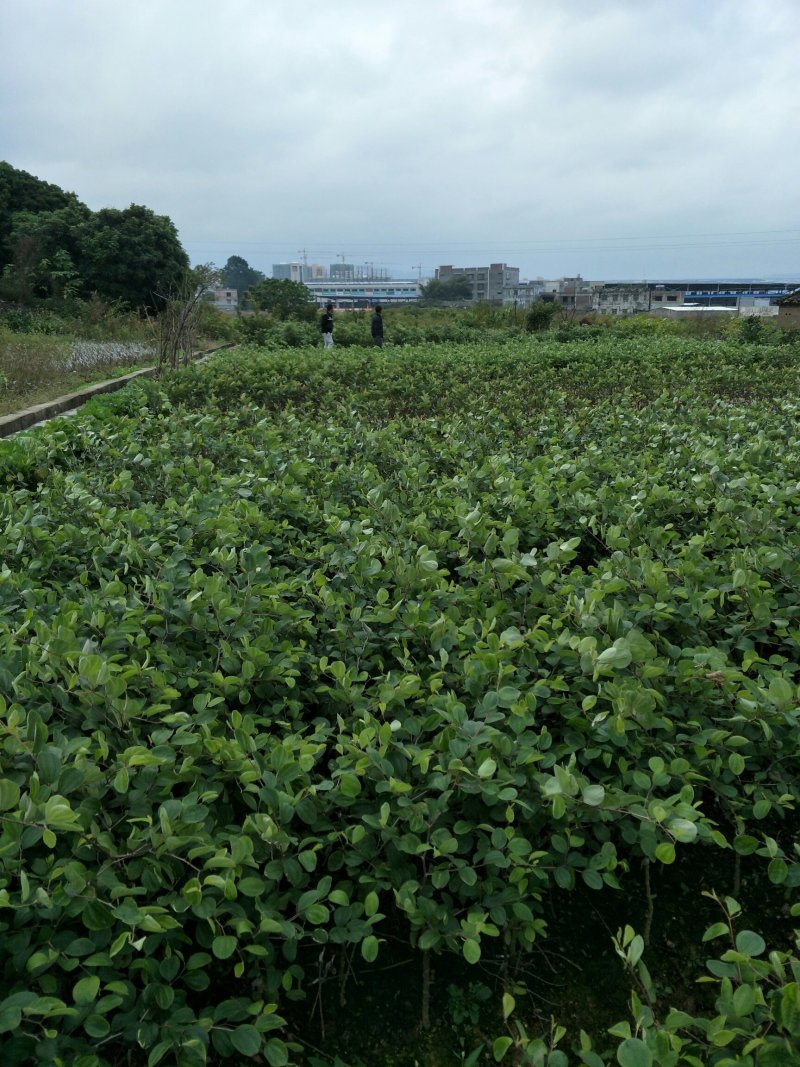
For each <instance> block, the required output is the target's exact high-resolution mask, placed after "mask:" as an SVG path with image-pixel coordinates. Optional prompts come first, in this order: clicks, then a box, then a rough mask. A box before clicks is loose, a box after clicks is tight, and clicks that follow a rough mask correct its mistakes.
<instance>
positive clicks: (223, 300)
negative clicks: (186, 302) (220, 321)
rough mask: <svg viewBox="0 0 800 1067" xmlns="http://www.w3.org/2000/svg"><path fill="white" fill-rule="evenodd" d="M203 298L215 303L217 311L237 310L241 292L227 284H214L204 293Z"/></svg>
mask: <svg viewBox="0 0 800 1067" xmlns="http://www.w3.org/2000/svg"><path fill="white" fill-rule="evenodd" d="M203 299H204V300H205V301H206V302H207V303H209V304H213V305H214V307H215V308H216V309H217V311H236V309H237V308H238V307H239V293H238V292H237V290H236V289H230V288H229V287H228V286H226V285H212V286H210V287H209V288H208V289H206V291H205V292H204V293H203Z"/></svg>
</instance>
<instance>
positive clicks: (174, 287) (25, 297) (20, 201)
mask: <svg viewBox="0 0 800 1067" xmlns="http://www.w3.org/2000/svg"><path fill="white" fill-rule="evenodd" d="M0 266H2V267H3V268H4V269H3V288H4V291H5V293H6V294H7V295H9V296H11V297H12V298H13V299H15V300H18V301H20V302H22V303H27V302H29V301H30V300H31V299H33V298H34V297H39V298H43V297H44V298H46V297H54V298H56V299H62V298H64V297H67V296H72V297H74V296H79V297H89V296H91V295H92V294H97V296H99V297H100V299H101V300H104V301H107V302H109V303H115V304H118V305H119V306H122V307H127V308H131V309H133V308H138V309H147V310H155V309H157V308H158V307H159V306H160V305H161V304H162V303H163V301H164V300H165V299H167V298H168V297H169V296H170V295H171V294H174V293H175V292H177V291H178V290H179V289H180V287H181V284H182V282H183V280H184V278H185V277H186V272H187V270H188V269H189V259H188V256H187V255H186V252H185V251H184V249H183V247H182V245H181V243H180V240H179V239H178V233H177V230H176V229H175V226H174V224H173V223H172V221H171V220H170V219H169V218H167V216H165V215H156V214H155V213H154V212H153V211H151V210H150V209H149V208H147V207H143V206H141V205H138V204H131V205H130V207H127V208H125V209H124V210H119V209H117V208H103V209H102V210H100V211H97V212H93V211H90V209H89V208H88V207H86V205H85V204H82V203H81V202H80V201H79V200H78V198H77V197H76V196H74V194H72V193H63V192H62V191H61V190H59V189H58V187H57V186H53V185H49V184H48V183H46V182H42V181H40V180H39V179H38V178H34V177H33V176H32V175H30V174H26V173H25V172H24V171H17V170H15V169H14V168H13V167H10V166H9V165H8V164H7V163H3V164H0Z"/></svg>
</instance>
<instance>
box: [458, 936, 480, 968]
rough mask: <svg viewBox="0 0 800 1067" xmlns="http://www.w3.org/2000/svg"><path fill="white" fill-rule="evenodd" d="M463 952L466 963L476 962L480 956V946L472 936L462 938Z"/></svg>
mask: <svg viewBox="0 0 800 1067" xmlns="http://www.w3.org/2000/svg"><path fill="white" fill-rule="evenodd" d="M461 951H462V953H463V954H464V959H465V960H466V961H467V963H477V962H478V960H479V959H480V958H481V946H480V943H479V942H478V941H475V940H474V938H471V937H468V938H466V939H465V940H464V944H463V946H462V948H461Z"/></svg>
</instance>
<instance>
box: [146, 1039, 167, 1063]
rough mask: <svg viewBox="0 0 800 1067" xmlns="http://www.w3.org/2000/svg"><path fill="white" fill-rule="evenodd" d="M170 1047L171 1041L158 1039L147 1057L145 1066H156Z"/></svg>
mask: <svg viewBox="0 0 800 1067" xmlns="http://www.w3.org/2000/svg"><path fill="white" fill-rule="evenodd" d="M172 1047H173V1044H172V1042H171V1041H160V1042H159V1043H158V1044H157V1045H156V1046H155V1048H153V1050H152V1051H151V1053H150V1055H149V1056H148V1057H147V1067H157V1065H158V1064H159V1063H161V1061H162V1060H163V1059H164V1057H165V1056H166V1054H167V1053H168V1052H169V1051H170V1050H171V1049H172Z"/></svg>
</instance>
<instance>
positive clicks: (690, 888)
mask: <svg viewBox="0 0 800 1067" xmlns="http://www.w3.org/2000/svg"><path fill="white" fill-rule="evenodd" d="M798 371H800V353H798V352H797V350H796V349H794V348H790V347H784V348H778V347H770V346H766V345H765V346H758V347H755V346H746V345H741V344H737V343H732V342H727V343H723V342H710V341H709V342H699V341H689V340H682V339H679V338H662V339H658V338H652V339H649V340H647V341H643V340H641V339H638V340H637V339H631V340H629V341H620V340H616V341H614V342H610V341H608V342H604V341H602V340H597V339H593V340H592V341H591V342H586V343H580V342H575V343H566V344H557V343H555V342H547V341H519V342H514V343H511V344H507V345H503V346H492V345H480V344H473V345H464V346H446V345H444V346H443V345H440V346H435V347H434V346H431V347H419V348H414V349H403V350H394V351H392V352H388V351H382V350H381V351H373V350H364V351H355V350H348V351H347V352H342V351H336V352H335V353H333V354H324V353H323V352H322V351H320V350H311V349H308V350H297V351H293V352H291V353H286V352H284V353H264V352H258V351H256V350H254V349H253V350H248V349H238V350H236V351H234V352H231V353H227V354H220V355H218V356H216V357H215V358H214V361H213V362H212V363H209V364H206V365H205V366H203V367H201V368H190V369H188V370H186V371H184V372H181V373H180V374H178V375H176V376H175V377H173V378H170V379H168V380H165V381H163V382H161V383H154V382H147V383H142V384H139V385H136V386H132V387H129V388H127V389H126V390H124V391H123V392H121V393H119V394H116V395H115V396H114V397H113V398H111V399H106V400H104V401H102V402H93V404H92V405H90V406H89V408H88V409H86V410H84V412H83V413H81V414H80V415H78V416H76V417H75V418H73V419H70V420H67V421H65V422H57V423H53V424H49V425H48V426H46V427H44V428H42V429H40V430H39V431H37V432H36V433H33V434H30V435H27V436H24V437H19V438H17V439H16V440H14V441H12V442H7V443H5V444H4V445H3V446H2V449H1V450H0V487H1V488H0V493H1V494H2V495H0V647H2V648H3V655H2V658H0V694H2V697H0V713H1V714H0V735H2V749H1V750H0V751H1V752H2V756H0V944H1V945H2V948H3V953H2V959H0V976H1V977H0V1046H1V1047H2V1052H3V1056H2V1061H3V1064H4V1065H5V1064H29V1063H35V1062H41V1063H48V1064H52V1063H59V1062H61V1063H65V1064H71V1065H75V1067H105V1065H117V1064H123V1063H124V1064H134V1065H138V1064H147V1065H148V1067H155V1065H156V1064H159V1063H164V1064H180V1065H181V1067H183V1065H185V1067H194V1065H196V1064H203V1063H206V1062H210V1063H216V1062H220V1061H222V1060H225V1059H227V1060H229V1061H231V1062H246V1061H248V1060H249V1059H250V1058H251V1057H252V1058H254V1059H253V1062H262V1063H264V1062H265V1063H269V1064H272V1065H282V1064H304V1063H308V1064H315V1065H319V1067H321V1065H322V1064H332V1063H333V1062H334V1057H335V1055H336V1054H337V1053H338V1054H339V1056H340V1058H339V1060H338V1062H339V1063H340V1064H342V1063H346V1064H348V1065H349V1067H352V1065H355V1064H357V1063H364V1064H372V1063H375V1064H378V1063H395V1064H403V1063H405V1062H408V1063H413V1062H414V1058H410V1059H403V1052H402V1043H403V1042H402V1038H401V1036H400V1035H401V1034H402V1033H403V1031H408V1032H410V1031H414V1030H416V1031H417V1035H418V1036H417V1038H416V1039H415V1040H416V1041H417V1046H416V1047H417V1051H416V1052H415V1053H414V1056H415V1057H416V1059H417V1061H418V1062H426V1063H429V1064H431V1065H433V1064H450V1063H471V1064H473V1065H475V1064H479V1063H493V1062H499V1061H505V1062H507V1063H512V1062H514V1063H522V1062H525V1063H532V1064H540V1065H549V1067H565V1065H569V1064H585V1065H586V1067H603V1065H604V1064H612V1063H618V1064H621V1065H622V1067H650V1065H656V1067H680V1065H684V1064H687V1065H689V1064H691V1065H695V1067H698V1065H700V1067H704V1065H717V1067H726V1065H734V1064H737V1065H739V1064H741V1065H748V1064H751V1065H756V1064H758V1065H763V1067H779V1065H784V1064H796V1063H797V1062H798V1059H797V1057H798V1055H799V1054H800V1053H798V1048H800V991H799V988H800V987H798V980H800V958H798V956H797V955H796V952H797V946H796V944H795V937H794V933H793V930H794V925H795V922H794V919H793V916H794V915H795V914H797V913H798V907H797V906H796V905H795V901H796V891H797V886H798V884H800V856H798V848H797V841H798V833H797V831H798V818H797V812H796V804H797V801H798V793H799V792H800V781H799V780H798V718H799V717H800V699H799V690H798V683H797V678H798V675H800V667H798V659H799V658H800V657H799V655H798V645H799V644H800V558H799V550H800V427H799V425H798V413H799V412H800V390H799V389H798V381H800V376H799V375H798ZM598 931H599V933H598ZM593 968H594V969H593ZM582 969H583V970H584V971H585V973H586V974H587V975H588V976H589V983H588V984H587V986H585V987H581V979H580V973H581V970H582ZM698 980H699V981H698ZM590 986H592V987H593V989H592V988H590ZM382 990H383V991H385V993H386V996H385V999H384V1000H383V1001H381V1000H380V996H381V991H382ZM397 990H401V991H402V997H403V998H404V999H403V1000H402V1002H401V1006H398V1003H400V1002H398V1001H397V1000H396V999H395V1000H393V999H392V997H393V996H395V994H396V993H397ZM469 991H472V993H471V994H470V992H469ZM484 991H485V993H484ZM469 995H472V999H473V1001H474V1002H475V1003H469V1004H468V1003H467V1000H468V999H469ZM370 998H372V999H370ZM478 1002H479V1004H478ZM365 1003H367V1004H369V1005H371V1006H370V1008H369V1010H368V1011H365V1010H364V1004H365ZM554 1003H555V1007H554V1006H553V1005H554ZM476 1004H477V1005H478V1006H476ZM465 1005H466V1006H465ZM398 1013H400V1015H398ZM448 1013H449V1014H448ZM360 1015H361V1016H362V1017H361V1020H360V1022H359V1016H360ZM551 1016H553V1018H552V1019H551ZM334 1020H335V1027H334ZM562 1022H563V1025H562ZM450 1023H455V1024H457V1025H452V1026H451V1025H450ZM431 1024H435V1025H431ZM371 1025H373V1027H374V1028H373V1030H370V1026H371ZM419 1049H422V1050H423V1051H422V1052H420V1051H419ZM421 1056H422V1058H420V1057H421Z"/></svg>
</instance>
